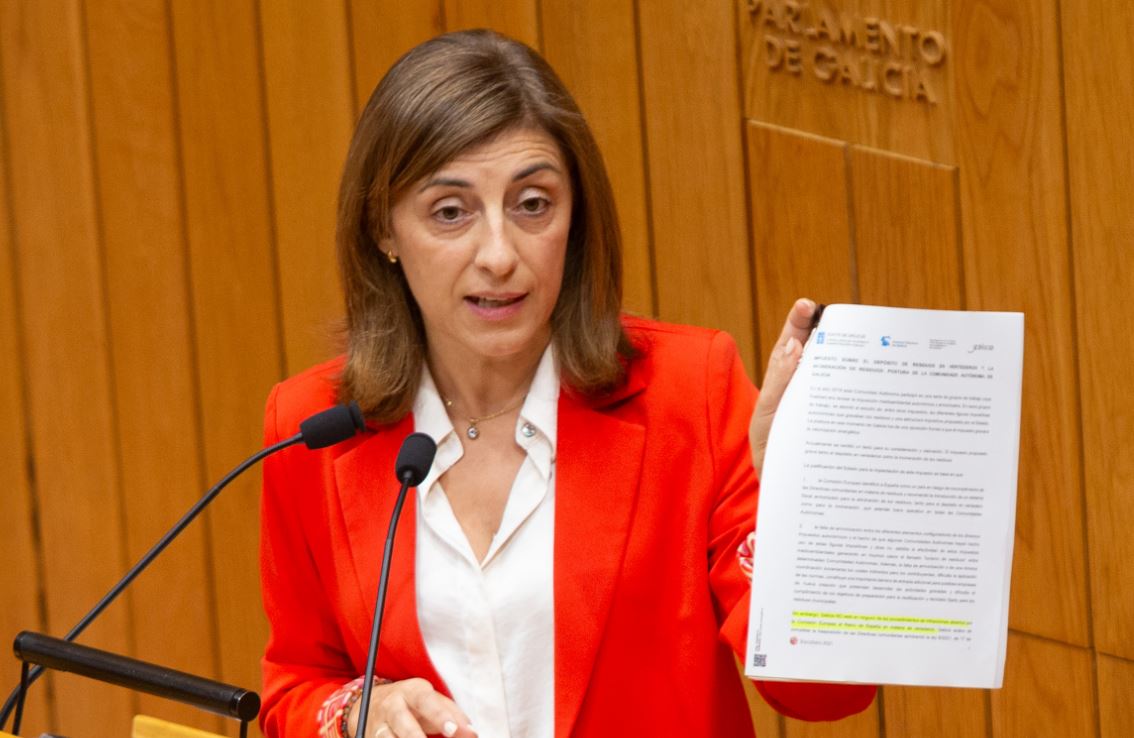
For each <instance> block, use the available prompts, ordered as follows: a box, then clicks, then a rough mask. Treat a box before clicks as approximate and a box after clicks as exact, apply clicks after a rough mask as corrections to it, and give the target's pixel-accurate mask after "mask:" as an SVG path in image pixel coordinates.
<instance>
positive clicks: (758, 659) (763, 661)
mask: <svg viewBox="0 0 1134 738" xmlns="http://www.w3.org/2000/svg"><path fill="white" fill-rule="evenodd" d="M752 665H753V666H767V665H768V654H766V653H754V654H752Z"/></svg>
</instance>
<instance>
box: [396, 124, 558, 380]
mask: <svg viewBox="0 0 1134 738" xmlns="http://www.w3.org/2000/svg"><path fill="white" fill-rule="evenodd" d="M571 203H572V192H571V177H570V174H569V172H568V169H567V163H566V161H565V160H564V157H563V154H562V152H561V151H560V150H559V146H558V144H557V143H556V142H555V140H554V139H553V138H551V136H549V135H548V134H547V133H546V132H544V131H542V130H539V129H531V128H520V129H516V130H512V131H507V132H505V133H503V134H501V135H500V136H498V137H497V138H495V139H493V140H491V141H488V142H487V143H484V144H481V145H479V146H476V147H473V148H471V149H469V150H468V151H465V152H464V153H463V154H461V155H460V156H458V157H456V158H455V159H453V160H452V161H450V162H449V163H447V164H445V165H444V166H442V167H441V168H440V169H439V170H437V171H436V172H434V173H433V174H431V175H429V176H428V177H425V178H424V179H423V180H422V181H420V182H417V183H415V184H414V185H413V186H412V187H411V189H410V190H409V191H408V192H407V193H406V194H405V195H404V196H403V197H402V198H401V199H400V200H398V202H397V203H395V205H394V207H393V210H392V211H391V232H392V235H391V237H390V238H389V239H383V241H382V243H381V247H382V249H383V250H384V251H386V252H388V253H389V252H392V253H393V254H396V255H397V256H398V258H399V260H400V261H401V265H402V269H403V270H404V271H405V275H406V280H407V281H408V282H409V286H410V290H411V291H412V292H413V296H414V298H415V299H416V300H417V304H418V306H419V307H420V309H421V314H422V317H423V319H424V321H425V331H426V338H427V340H428V342H429V351H430V353H431V355H433V356H435V357H437V358H441V359H442V360H448V361H465V360H468V359H476V358H483V359H489V360H495V359H502V358H532V359H534V358H535V357H537V356H538V355H539V354H540V353H542V351H543V349H544V347H546V346H547V343H548V341H549V340H550V338H551V311H552V309H553V308H554V307H555V302H556V300H557V299H558V298H559V288H560V285H561V283H562V281H563V263H564V259H565V257H566V254H567V235H568V232H569V230H570V227H571Z"/></svg>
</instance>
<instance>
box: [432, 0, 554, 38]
mask: <svg viewBox="0 0 1134 738" xmlns="http://www.w3.org/2000/svg"><path fill="white" fill-rule="evenodd" d="M444 17H445V30H446V31H460V30H464V29H466V28H491V29H492V30H494V31H499V32H500V33H503V34H504V35H505V36H511V37H512V38H514V39H516V40H517V41H523V42H524V43H525V44H527V45H528V46H531V47H532V48H533V49H539V48H540V47H541V43H540V29H539V3H538V2H537V1H536V0H444Z"/></svg>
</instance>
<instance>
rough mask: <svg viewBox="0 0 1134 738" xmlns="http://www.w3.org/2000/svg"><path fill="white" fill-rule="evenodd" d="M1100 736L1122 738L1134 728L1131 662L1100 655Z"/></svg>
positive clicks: (1097, 664) (1133, 680)
mask: <svg viewBox="0 0 1134 738" xmlns="http://www.w3.org/2000/svg"><path fill="white" fill-rule="evenodd" d="M1096 666H1097V669H1098V684H1099V728H1100V730H1099V736H1100V738H1124V737H1125V736H1128V735H1130V729H1131V727H1132V726H1134V699H1131V697H1132V696H1134V686H1132V685H1134V662H1131V661H1130V660H1128V659H1119V658H1115V657H1113V656H1107V655H1105V654H1099V657H1098V660H1097V662H1096Z"/></svg>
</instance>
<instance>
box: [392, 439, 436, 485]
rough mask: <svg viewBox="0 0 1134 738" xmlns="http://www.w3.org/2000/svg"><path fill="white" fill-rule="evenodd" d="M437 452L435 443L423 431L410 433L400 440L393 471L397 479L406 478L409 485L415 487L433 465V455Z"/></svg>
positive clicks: (402, 479) (403, 479)
mask: <svg viewBox="0 0 1134 738" xmlns="http://www.w3.org/2000/svg"><path fill="white" fill-rule="evenodd" d="M436 453H437V444H436V443H434V442H433V439H432V438H430V437H429V436H427V435H425V434H424V433H410V434H409V435H408V436H406V440H404V441H402V448H401V450H399V451H398V461H397V464H396V465H395V471H397V474H398V481H399V482H405V481H407V480H408V482H409V486H411V487H416V486H417V485H419V484H421V480H423V479H425V475H426V474H428V473H429V467H431V466H433V456H434V455H435V454H436Z"/></svg>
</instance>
